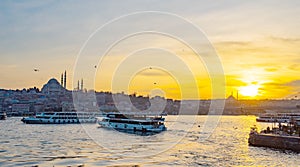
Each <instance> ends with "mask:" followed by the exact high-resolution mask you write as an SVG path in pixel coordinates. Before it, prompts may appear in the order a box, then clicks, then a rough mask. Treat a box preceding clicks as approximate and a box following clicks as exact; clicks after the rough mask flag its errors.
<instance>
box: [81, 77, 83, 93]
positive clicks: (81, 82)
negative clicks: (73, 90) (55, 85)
mask: <svg viewBox="0 0 300 167" xmlns="http://www.w3.org/2000/svg"><path fill="white" fill-rule="evenodd" d="M81 91H83V79H82V78H81Z"/></svg>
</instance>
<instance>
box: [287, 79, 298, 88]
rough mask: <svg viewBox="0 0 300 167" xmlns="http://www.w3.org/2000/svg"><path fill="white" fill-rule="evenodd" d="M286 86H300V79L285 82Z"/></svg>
mask: <svg viewBox="0 0 300 167" xmlns="http://www.w3.org/2000/svg"><path fill="white" fill-rule="evenodd" d="M284 85H286V86H292V87H300V80H293V81H291V82H288V83H285V84H284Z"/></svg>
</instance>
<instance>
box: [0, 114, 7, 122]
mask: <svg viewBox="0 0 300 167" xmlns="http://www.w3.org/2000/svg"><path fill="white" fill-rule="evenodd" d="M6 118H7V116H6V113H5V112H1V113H0V120H6Z"/></svg>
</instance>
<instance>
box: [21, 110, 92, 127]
mask: <svg viewBox="0 0 300 167" xmlns="http://www.w3.org/2000/svg"><path fill="white" fill-rule="evenodd" d="M21 121H22V122H24V123H26V124H79V123H96V122H97V118H96V113H92V112H43V113H39V114H36V115H35V116H33V117H26V118H22V119H21Z"/></svg>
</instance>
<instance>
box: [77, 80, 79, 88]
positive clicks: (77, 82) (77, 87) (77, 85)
mask: <svg viewBox="0 0 300 167" xmlns="http://www.w3.org/2000/svg"><path fill="white" fill-rule="evenodd" d="M77 90H79V80H78V82H77Z"/></svg>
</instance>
